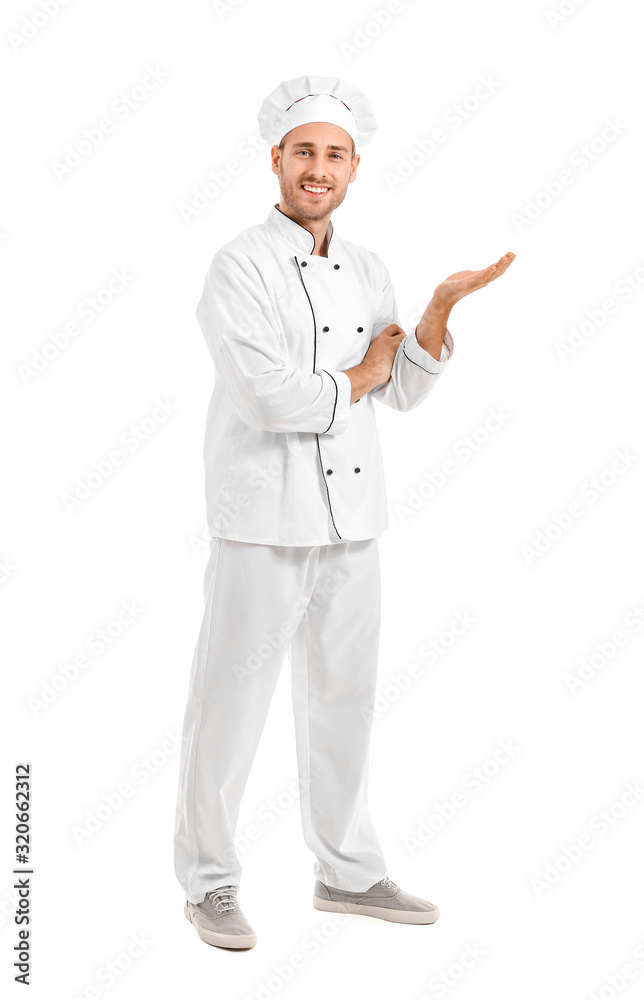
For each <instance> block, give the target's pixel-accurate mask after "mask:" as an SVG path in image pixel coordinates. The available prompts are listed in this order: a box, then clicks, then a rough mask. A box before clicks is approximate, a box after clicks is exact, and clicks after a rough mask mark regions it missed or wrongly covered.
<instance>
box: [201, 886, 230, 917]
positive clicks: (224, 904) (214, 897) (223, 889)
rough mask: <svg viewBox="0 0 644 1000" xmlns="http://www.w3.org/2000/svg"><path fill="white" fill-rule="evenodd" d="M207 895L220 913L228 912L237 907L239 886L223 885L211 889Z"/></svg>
mask: <svg viewBox="0 0 644 1000" xmlns="http://www.w3.org/2000/svg"><path fill="white" fill-rule="evenodd" d="M206 896H207V897H208V899H209V900H210V902H211V903H212V905H213V906H214V907H215V909H216V910H217V912H218V913H228V912H230V911H231V910H236V909H237V886H235V885H222V886H220V887H219V889H211V891H210V892H207V893H206Z"/></svg>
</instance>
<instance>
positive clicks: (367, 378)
mask: <svg viewBox="0 0 644 1000" xmlns="http://www.w3.org/2000/svg"><path fill="white" fill-rule="evenodd" d="M404 339H405V331H404V330H403V329H402V327H400V326H398V324H397V323H390V324H389V326H387V327H385V329H384V330H383V331H382V333H379V334H378V336H377V337H374V338H373V340H372V341H371V343H370V344H369V347H368V350H367V353H366V354H365V356H364V358H363V359H362V361H361V362H360V364H359V365H356V366H355V368H346V369H345V374H347V375H348V376H349V379H350V381H351V402H352V403H355V402H356V400H358V399H360V398H361V396H364V394H365V392H370V391H371V389H375V387H376V386H377V385H382V384H384V383H385V382H388V381H389V379H390V378H391V369H392V368H393V364H394V358H395V357H396V352H397V351H398V347H399V346H400V342H401V340H404Z"/></svg>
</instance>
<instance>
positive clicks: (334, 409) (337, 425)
mask: <svg viewBox="0 0 644 1000" xmlns="http://www.w3.org/2000/svg"><path fill="white" fill-rule="evenodd" d="M320 371H321V372H323V373H324V374H325V375H326V376H327V381H328V382H329V384H330V386H331V411H330V413H331V419H330V423H329V425H328V427H327V428H326V429H325V430H324V431H322V432H321V433H322V434H342V432H343V431H344V430H346V428H347V424H348V423H349V412H350V410H349V407H350V403H351V379H350V378H349V376H348V375H347V373H346V372H343V371H327V369H326V368H321V369H320Z"/></svg>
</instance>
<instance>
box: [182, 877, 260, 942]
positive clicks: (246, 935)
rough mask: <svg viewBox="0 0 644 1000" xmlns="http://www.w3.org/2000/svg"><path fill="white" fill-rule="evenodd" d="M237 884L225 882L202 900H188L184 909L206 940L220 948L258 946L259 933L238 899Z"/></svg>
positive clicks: (197, 930)
mask: <svg viewBox="0 0 644 1000" xmlns="http://www.w3.org/2000/svg"><path fill="white" fill-rule="evenodd" d="M237 888H238V887H237V886H236V885H222V886H220V888H219V889H212V890H211V891H210V892H207V893H206V897H205V899H204V900H203V901H202V902H201V903H190V902H189V901H188V900H186V902H185V906H184V908H183V912H184V913H185V915H186V917H187V919H188V920H189V921H190V923H191V924H192V925H193V927H194V929H195V930H196V932H197V934H198V935H199V937H200V938H201V940H202V941H205V942H206V944H212V945H215V946H216V947H217V948H254V947H255V945H256V944H257V935H256V934H255V931H254V930H253V928H252V927H251V926H250V924H249V923H248V921H247V920H246V917H245V916H244V914H243V913H242V911H241V910H240V908H239V903H238V902H237Z"/></svg>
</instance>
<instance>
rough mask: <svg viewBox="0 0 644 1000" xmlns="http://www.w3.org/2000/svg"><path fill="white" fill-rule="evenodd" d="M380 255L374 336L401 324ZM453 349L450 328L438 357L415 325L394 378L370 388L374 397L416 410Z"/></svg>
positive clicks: (396, 362)
mask: <svg viewBox="0 0 644 1000" xmlns="http://www.w3.org/2000/svg"><path fill="white" fill-rule="evenodd" d="M377 259H378V262H379V265H380V268H381V270H382V279H381V289H382V290H381V292H380V296H379V302H378V308H377V311H376V318H375V320H374V326H373V331H372V339H373V337H377V336H378V334H379V333H382V331H383V330H384V329H385V327H387V326H389V324H390V323H397V324H398V325H400V319H399V318H398V306H397V305H396V296H395V294H394V290H393V286H392V284H391V278H390V276H389V271H388V270H387V268H386V267H385V265H384V264H383V263H382V261H380V260H379V258H377ZM453 350H454V341H453V340H452V335H451V333H450V332H449V330H446V331H445V338H444V340H443V344H442V346H441V354H440V359H439V360H438V361H437V360H436V359H435V358H434V357H432V355H431V354H430V353H429V351H426V350H425V349H424V348H422V347H421V346H420V344H419V343H418V340H417V338H416V329H414V331H413V333H410V334H408V335H407V336H406V337H405V339H404V340H402V341H401V342H400V345H399V347H398V351H397V352H396V356H395V358H394V363H393V367H392V369H391V378H390V379H389V381H388V382H384V383H383V384H382V385H377V386H376V387H375V388H374V389H372V390H371V394H372V395H373V397H374V399H378V400H379V401H380V402H381V403H385V404H386V405H387V406H390V407H392V409H394V410H401V411H402V412H407V410H413V409H414V407H415V406H418V404H419V403H422V401H423V400H424V399H425V397H426V396H428V395H429V393H430V392H431V391H432V389H433V388H434V386H435V385H436V382H437V381H438V377H439V375H441V374H442V372H443V371H444V370H445V366H446V365H447V363H448V362H449V360H450V358H451V356H452V352H453Z"/></svg>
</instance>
